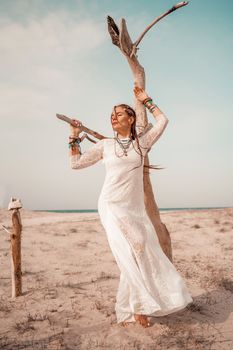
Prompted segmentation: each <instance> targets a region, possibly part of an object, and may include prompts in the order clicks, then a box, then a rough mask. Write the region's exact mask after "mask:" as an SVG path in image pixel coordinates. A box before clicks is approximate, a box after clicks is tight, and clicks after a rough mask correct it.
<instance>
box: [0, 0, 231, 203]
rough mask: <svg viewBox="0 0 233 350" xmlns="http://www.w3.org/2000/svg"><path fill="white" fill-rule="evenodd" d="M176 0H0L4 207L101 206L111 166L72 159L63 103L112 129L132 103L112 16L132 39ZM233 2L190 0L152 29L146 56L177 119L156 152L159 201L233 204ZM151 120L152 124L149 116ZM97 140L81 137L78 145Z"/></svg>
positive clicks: (157, 89) (152, 88)
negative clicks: (109, 21) (117, 113)
mask: <svg viewBox="0 0 233 350" xmlns="http://www.w3.org/2000/svg"><path fill="white" fill-rule="evenodd" d="M174 4H175V2H174V1H168V0H163V1H156V0H154V1H132V0H131V1H127V2H126V1H121V0H120V1H117V2H116V1H113V0H105V1H81V0H80V1H79V0H76V1H74V0H73V1H69V0H67V1H51V0H50V1H39V0H37V1H33V0H30V1H29V0H27V1H26V0H17V1H13V0H12V1H0V10H1V11H0V57H1V59H0V60H1V68H2V69H1V72H0V75H1V79H0V102H1V110H0V120H1V129H0V140H1V148H0V161H1V173H0V206H3V207H5V206H6V205H7V204H8V202H9V199H10V196H16V197H20V198H21V199H22V202H23V204H24V207H25V208H28V209H92V208H93V209H95V208H96V207H97V199H98V195H99V193H100V190H101V187H102V184H103V181H104V175H105V169H104V165H103V164H102V163H101V162H99V163H98V164H96V165H94V166H92V167H89V168H86V169H82V170H79V171H75V170H72V169H70V168H69V160H68V147H67V137H68V135H69V128H68V126H67V125H66V124H64V123H62V122H60V121H58V120H57V119H56V118H55V114H56V113H64V114H67V115H70V116H73V117H76V118H78V119H80V120H82V121H83V123H84V124H85V125H87V126H89V127H91V128H93V129H94V130H96V131H99V132H101V133H103V134H105V135H107V136H113V131H112V128H111V124H110V119H109V117H110V113H111V108H112V106H113V105H115V104H116V103H120V102H126V103H129V104H131V105H133V103H134V101H133V93H132V89H133V79H132V76H131V72H130V70H129V67H128V65H127V63H126V60H125V58H124V57H123V56H122V55H121V53H120V51H119V50H118V49H117V47H115V46H114V45H112V43H111V39H110V37H109V35H108V32H107V25H106V16H107V15H108V14H109V15H111V16H112V17H113V18H114V19H115V20H116V21H117V22H118V23H119V20H120V18H122V17H124V18H125V19H126V21H127V24H128V29H129V32H130V34H131V37H132V38H133V39H136V38H137V37H138V36H139V34H140V33H141V32H142V31H143V29H144V28H145V27H146V26H147V25H148V24H149V23H150V22H151V21H152V20H153V19H154V18H155V17H157V16H158V15H160V14H161V13H163V12H165V11H166V10H167V9H169V8H170V7H171V6H173V5H174ZM232 10H233V2H232V1H230V0H222V1H221V2H220V1H214V0H212V1H210V0H205V1H200V0H196V1H195V0H193V1H190V2H189V4H188V5H187V6H185V7H184V8H182V9H179V10H177V11H175V12H174V13H172V14H170V15H169V16H167V17H166V18H165V19H163V20H162V21H161V22H159V23H158V24H157V25H156V26H155V27H154V28H152V29H151V30H150V31H149V32H148V33H147V35H146V36H145V38H144V39H143V41H142V42H141V44H140V49H139V51H138V56H139V60H140V62H141V64H142V65H143V66H144V68H145V71H146V83H147V84H146V89H147V91H148V93H149V94H150V95H151V96H153V98H154V101H156V103H157V104H158V105H159V107H160V108H161V110H162V111H163V112H164V113H165V114H166V115H167V117H168V118H169V124H168V127H167V129H166V131H165V133H164V134H163V136H162V137H161V139H160V140H159V141H158V142H157V143H156V144H155V145H154V147H153V148H152V150H151V151H150V153H149V156H150V162H151V164H160V165H161V166H163V167H165V169H164V170H160V171H153V170H152V171H151V181H152V184H153V188H154V193H155V197H156V200H157V204H158V205H159V207H202V206H232V205H233V186H232V179H233V162H232V149H233V138H232V129H233V112H232V91H233V86H232V85H233V83H232V81H233V69H232V62H233V45H232V44H233V42H232V41H233V39H232V38H233V35H232V34H233V24H232V18H231V15H232ZM148 118H149V121H150V122H154V120H153V117H152V116H151V115H148ZM89 147H91V144H90V143H88V142H85V144H83V146H82V149H83V150H84V151H85V149H87V148H89Z"/></svg>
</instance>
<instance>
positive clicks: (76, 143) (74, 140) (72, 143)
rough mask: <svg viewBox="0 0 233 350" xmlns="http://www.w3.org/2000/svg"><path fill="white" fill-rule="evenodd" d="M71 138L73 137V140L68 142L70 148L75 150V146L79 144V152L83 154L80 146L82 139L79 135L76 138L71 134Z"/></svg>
mask: <svg viewBox="0 0 233 350" xmlns="http://www.w3.org/2000/svg"><path fill="white" fill-rule="evenodd" d="M69 139H72V141H70V142H69V144H68V146H69V148H71V149H72V150H73V149H74V148H75V146H78V150H79V153H80V154H82V152H81V147H80V143H81V139H80V138H79V137H77V138H76V137H71V136H70V137H69Z"/></svg>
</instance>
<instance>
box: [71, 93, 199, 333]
mask: <svg viewBox="0 0 233 350" xmlns="http://www.w3.org/2000/svg"><path fill="white" fill-rule="evenodd" d="M134 93H135V96H136V98H137V99H138V100H139V101H140V102H142V103H144V105H145V106H146V107H147V108H148V109H149V111H150V112H151V113H152V114H153V116H154V117H155V119H156V124H155V125H154V126H153V127H152V128H151V129H150V130H149V131H148V132H146V133H144V134H142V135H141V136H140V137H138V135H137V132H136V129H135V125H136V115H135V111H134V110H133V109H132V108H131V107H129V106H128V105H125V104H121V105H118V106H115V107H114V109H113V111H112V115H111V123H112V128H113V131H114V137H113V138H106V139H102V140H100V141H98V142H97V143H96V144H95V145H94V146H93V147H91V148H90V149H89V150H88V151H86V152H85V153H83V154H82V153H81V150H80V145H79V142H80V139H79V133H80V132H81V131H82V123H81V122H80V121H79V120H74V121H75V123H76V127H73V126H71V136H70V142H69V144H70V164H71V167H72V169H81V168H85V167H88V166H90V165H93V164H95V163H96V162H98V161H99V160H101V159H103V162H104V163H105V167H106V177H105V181H104V184H103V187H102V190H101V194H100V196H99V199H98V212H99V215H100V219H101V223H102V225H103V227H104V229H105V231H106V234H107V239H108V242H109V246H110V248H111V250H112V253H113V255H114V257H115V260H116V262H117V265H118V267H119V269H120V272H121V274H120V282H119V287H118V292H117V296H116V305H115V310H116V316H117V323H120V324H122V325H123V326H126V325H128V324H129V323H130V322H138V323H140V324H141V325H142V326H144V327H148V326H150V322H149V316H164V315H168V314H170V313H173V312H175V311H178V310H181V309H183V308H184V307H185V306H186V305H187V304H188V303H190V302H192V301H193V299H192V297H191V295H190V294H189V292H188V290H187V287H186V284H185V282H184V280H183V279H182V277H181V276H180V274H179V273H178V271H177V270H176V268H175V267H174V265H173V264H172V263H171V261H170V260H169V259H168V258H167V256H166V255H165V254H164V252H163V250H162V248H161V246H160V244H159V240H158V237H157V236H156V234H155V232H154V227H153V225H152V223H151V221H150V219H149V217H148V216H147V213H146V209H145V204H144V190H143V163H144V162H143V161H144V157H145V156H146V153H147V152H148V150H149V149H150V148H151V146H152V145H153V144H154V143H155V142H156V141H157V140H158V139H159V137H160V136H161V135H162V133H163V131H164V129H165V128H166V126H167V123H168V119H167V117H166V116H165V115H164V114H163V113H162V111H161V110H160V109H159V108H158V106H157V105H155V104H154V103H153V101H152V99H151V98H150V97H149V96H148V95H147V94H146V92H145V91H144V90H143V89H141V88H139V87H137V86H136V87H135V88H134ZM115 133H116V135H115Z"/></svg>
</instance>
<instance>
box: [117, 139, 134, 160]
mask: <svg viewBox="0 0 233 350" xmlns="http://www.w3.org/2000/svg"><path fill="white" fill-rule="evenodd" d="M115 139H116V140H117V142H118V144H119V145H120V147H121V148H122V150H123V152H124V155H125V156H128V153H127V150H128V149H129V146H130V144H131V142H132V139H131V138H130V137H127V138H124V139H119V137H118V136H117V137H116V138H115Z"/></svg>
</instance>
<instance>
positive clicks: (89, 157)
mask: <svg viewBox="0 0 233 350" xmlns="http://www.w3.org/2000/svg"><path fill="white" fill-rule="evenodd" d="M103 150H104V139H102V140H99V141H98V142H96V144H94V146H92V147H91V148H89V149H88V150H87V151H86V152H84V153H83V154H77V155H73V156H70V166H71V168H72V169H82V168H87V167H88V166H91V165H93V164H95V163H97V162H98V161H99V160H100V159H101V158H103Z"/></svg>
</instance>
